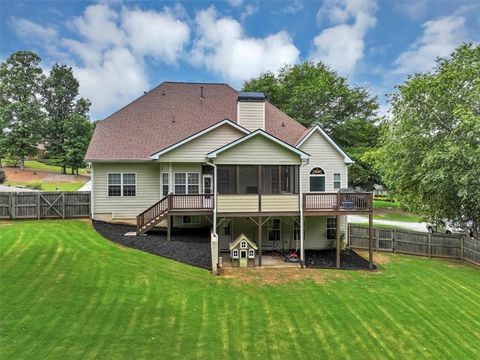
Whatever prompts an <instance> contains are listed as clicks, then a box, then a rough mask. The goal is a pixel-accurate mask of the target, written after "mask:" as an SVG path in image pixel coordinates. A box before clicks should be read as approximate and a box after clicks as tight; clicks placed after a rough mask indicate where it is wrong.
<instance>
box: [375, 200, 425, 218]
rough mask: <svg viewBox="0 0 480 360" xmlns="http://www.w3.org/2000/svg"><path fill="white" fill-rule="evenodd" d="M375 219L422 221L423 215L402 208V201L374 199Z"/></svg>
mask: <svg viewBox="0 0 480 360" xmlns="http://www.w3.org/2000/svg"><path fill="white" fill-rule="evenodd" d="M373 208H374V210H375V212H374V219H375V220H389V221H402V222H415V223H416V222H421V220H422V219H421V217H420V216H418V215H415V214H412V213H409V212H406V211H403V210H402V209H401V208H400V203H398V202H393V203H392V202H389V201H383V200H374V201H373Z"/></svg>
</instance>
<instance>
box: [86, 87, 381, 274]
mask: <svg viewBox="0 0 480 360" xmlns="http://www.w3.org/2000/svg"><path fill="white" fill-rule="evenodd" d="M85 160H86V161H89V162H91V163H92V218H94V219H100V220H105V221H123V222H125V221H135V222H136V223H137V232H138V233H145V232H147V231H148V230H150V229H151V228H153V227H154V226H165V227H167V229H168V236H169V237H170V232H171V229H172V228H175V227H202V226H203V227H206V226H208V227H211V228H212V255H213V256H212V261H213V264H212V266H213V267H214V268H215V267H216V262H217V258H218V251H220V252H227V253H228V251H229V250H230V249H229V243H230V242H231V241H233V240H234V239H235V238H237V237H238V236H239V235H240V234H245V236H247V237H248V238H249V239H251V240H252V241H254V242H255V243H256V244H257V246H258V253H259V263H260V264H261V254H262V251H265V250H267V251H268V250H274V249H279V248H281V249H288V250H297V251H298V252H299V255H300V258H301V259H302V260H303V259H304V250H305V249H326V248H330V247H332V245H333V244H334V242H335V241H339V239H340V235H341V233H343V234H344V235H345V233H346V231H347V225H346V216H345V215H346V214H347V213H358V212H366V213H369V214H371V208H372V206H371V200H372V198H371V194H370V193H352V192H347V193H343V192H338V191H339V190H340V189H342V188H347V186H348V185H347V184H348V166H349V165H350V164H352V163H353V161H352V160H351V159H350V158H349V157H348V155H347V154H345V153H344V152H343V151H342V149H340V147H339V146H338V145H336V144H335V142H334V141H333V140H332V139H331V138H330V137H329V136H328V135H327V134H326V133H325V132H324V131H323V130H322V129H321V128H320V127H319V126H315V127H312V128H309V129H307V128H305V127H304V126H302V125H301V124H299V123H298V122H296V121H295V120H293V119H292V118H290V117H289V116H288V115H286V114H285V113H283V112H282V111H280V110H279V109H277V108H276V107H275V106H273V105H272V104H270V103H269V102H268V101H266V100H265V97H264V95H263V94H262V93H241V92H237V91H236V90H234V89H233V88H231V87H230V86H228V85H226V84H210V83H206V84H203V83H202V84H199V83H175V82H165V83H162V84H161V85H159V86H158V87H156V88H155V89H153V90H152V91H150V92H148V93H146V94H144V95H143V96H141V97H140V98H138V99H137V100H135V101H133V102H132V103H130V104H129V105H127V106H125V107H124V108H122V109H120V110H119V111H117V112H116V113H114V114H112V115H111V116H109V117H108V118H106V119H105V120H103V121H101V122H99V123H98V124H97V126H96V129H95V132H94V135H93V137H92V140H91V143H90V146H89V148H88V151H87V155H86V159H85ZM217 241H218V243H217ZM217 248H218V251H217Z"/></svg>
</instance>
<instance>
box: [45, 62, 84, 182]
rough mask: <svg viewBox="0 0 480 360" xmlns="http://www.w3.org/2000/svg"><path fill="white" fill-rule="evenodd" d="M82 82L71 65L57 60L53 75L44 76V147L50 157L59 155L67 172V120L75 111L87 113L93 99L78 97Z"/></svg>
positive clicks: (61, 163) (51, 73) (51, 72)
mask: <svg viewBox="0 0 480 360" xmlns="http://www.w3.org/2000/svg"><path fill="white" fill-rule="evenodd" d="M78 89H79V83H78V80H77V79H75V77H74V75H73V71H72V68H71V67H68V66H66V65H59V64H54V65H53V67H52V70H51V71H50V75H49V76H48V78H47V79H46V80H45V82H44V85H43V89H42V95H43V102H44V107H45V111H46V113H47V121H46V126H45V147H46V149H47V151H48V154H49V157H50V158H54V159H57V160H58V161H59V163H60V165H61V166H62V172H63V173H65V172H66V165H67V149H66V144H65V142H66V136H67V135H66V131H65V125H66V122H67V120H68V119H69V118H70V117H72V116H73V115H74V114H78V115H79V116H81V117H88V110H89V107H90V102H89V101H88V100H86V99H83V98H80V99H77V98H78V94H79V91H78Z"/></svg>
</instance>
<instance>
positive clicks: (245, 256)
mask: <svg viewBox="0 0 480 360" xmlns="http://www.w3.org/2000/svg"><path fill="white" fill-rule="evenodd" d="M229 250H230V258H231V260H232V265H233V266H239V267H248V266H255V252H256V251H257V250H258V246H257V244H255V243H254V242H253V241H251V240H250V239H249V238H248V237H246V236H245V234H243V233H242V234H240V235H238V237H237V238H236V239H235V240H233V241H232V242H231V243H230V244H229Z"/></svg>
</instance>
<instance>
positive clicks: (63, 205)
mask: <svg viewBox="0 0 480 360" xmlns="http://www.w3.org/2000/svg"><path fill="white" fill-rule="evenodd" d="M62 219H64V220H65V193H62Z"/></svg>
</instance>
